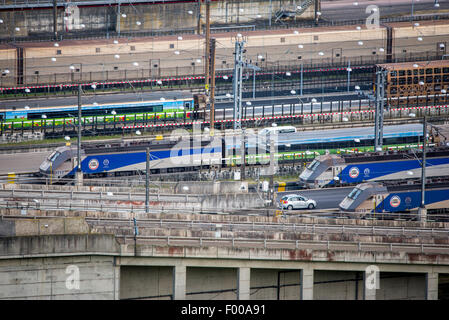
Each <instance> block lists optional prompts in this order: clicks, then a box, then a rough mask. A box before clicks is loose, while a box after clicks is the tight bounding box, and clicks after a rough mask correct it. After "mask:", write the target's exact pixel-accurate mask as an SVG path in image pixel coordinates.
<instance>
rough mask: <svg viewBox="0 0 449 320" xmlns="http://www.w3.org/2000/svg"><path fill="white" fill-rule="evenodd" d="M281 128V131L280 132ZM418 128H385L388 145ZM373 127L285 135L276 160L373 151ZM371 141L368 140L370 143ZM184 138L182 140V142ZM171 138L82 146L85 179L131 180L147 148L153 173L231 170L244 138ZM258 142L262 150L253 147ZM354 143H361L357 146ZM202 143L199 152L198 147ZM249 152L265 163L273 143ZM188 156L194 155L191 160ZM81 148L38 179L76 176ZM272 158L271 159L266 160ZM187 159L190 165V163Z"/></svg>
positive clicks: (410, 137)
mask: <svg viewBox="0 0 449 320" xmlns="http://www.w3.org/2000/svg"><path fill="white" fill-rule="evenodd" d="M279 128H282V127H279ZM419 128H420V125H414V124H408V125H399V126H386V127H385V128H384V130H385V135H386V136H388V138H386V140H388V142H391V143H394V144H392V145H391V147H395V148H399V147H404V148H406V147H411V146H413V145H414V144H413V143H416V141H417V140H418V139H419V136H420V134H422V131H421V130H419ZM372 131H373V128H369V127H362V128H347V129H334V130H315V131H313V132H285V133H280V134H279V135H278V139H277V142H276V143H275V148H276V151H275V152H276V153H277V160H278V161H284V160H285V161H288V160H289V159H292V158H293V159H300V160H301V161H303V162H307V161H308V159H311V158H313V157H314V156H315V155H317V154H325V153H326V152H334V153H337V152H347V151H351V152H353V150H354V148H355V149H360V150H364V151H369V150H373V137H371V135H370V134H371V132H372ZM367 137H368V138H367ZM182 139H184V140H182ZM182 139H181V141H180V140H179V138H169V139H165V140H160V141H151V142H150V141H144V140H139V141H127V142H121V141H115V142H113V143H112V142H110V143H106V144H105V143H102V144H98V145H95V144H94V145H83V147H82V150H81V151H80V153H81V158H82V159H81V160H82V161H81V170H82V172H83V174H84V175H85V176H87V177H100V176H113V175H127V174H132V173H135V172H136V171H139V170H145V168H146V148H147V147H149V148H150V149H151V151H150V169H151V173H155V174H157V173H170V172H185V171H192V170H197V169H198V168H200V167H202V168H208V167H211V166H222V167H223V166H227V165H230V166H232V165H233V163H232V162H230V161H228V160H231V159H232V157H234V158H236V159H237V157H238V156H239V155H240V154H241V152H240V148H241V143H240V142H241V137H240V136H226V137H224V138H223V139H222V138H217V137H213V139H212V138H211V137H210V135H209V136H207V137H206V138H205V137H204V136H203V138H202V139H203V141H197V140H194V139H193V140H192V138H190V139H191V140H190V142H189V143H187V142H186V141H187V137H182ZM257 139H259V141H258V144H259V148H257V146H255V145H254V142H255V141H256V140H257ZM354 139H359V140H361V142H362V143H357V144H359V146H357V147H354V144H355V142H354ZM200 144H201V147H199V145H200ZM245 149H246V152H247V154H248V156H251V155H254V154H251V152H254V153H255V154H257V155H260V156H261V158H259V159H258V161H257V162H258V163H262V161H261V159H263V156H265V158H267V152H268V151H267V150H269V144H268V143H267V139H263V137H260V135H257V134H256V135H254V136H253V137H251V138H250V137H248V140H247V143H246V144H245ZM188 154H191V155H195V156H194V157H196V158H193V159H190V160H189V159H188V158H189V157H188ZM76 156H77V148H76V147H74V146H62V147H58V148H56V149H55V150H54V151H53V152H52V153H51V154H50V155H49V156H48V157H47V158H46V159H45V160H44V161H43V163H42V164H41V166H40V174H41V175H43V176H45V177H52V179H53V181H57V180H58V179H62V178H69V177H72V176H73V175H74V173H75V170H77V160H76ZM268 158H269V155H268ZM187 160H189V161H187Z"/></svg>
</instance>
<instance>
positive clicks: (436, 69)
mask: <svg viewBox="0 0 449 320" xmlns="http://www.w3.org/2000/svg"><path fill="white" fill-rule="evenodd" d="M433 72H434V73H441V68H435V69H433Z"/></svg>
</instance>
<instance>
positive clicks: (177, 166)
mask: <svg viewBox="0 0 449 320" xmlns="http://www.w3.org/2000/svg"><path fill="white" fill-rule="evenodd" d="M180 139H182V138H180ZM147 148H150V150H151V151H150V152H149V161H148V163H149V165H150V170H151V173H175V172H184V171H188V170H195V169H197V168H200V167H211V166H213V165H220V164H221V160H222V146H221V142H220V141H218V140H217V139H209V140H207V139H204V138H203V140H201V141H200V140H197V139H190V141H189V142H188V141H185V140H182V141H181V140H176V139H172V140H171V141H162V142H159V141H131V142H127V143H124V144H123V143H112V144H105V145H103V144H102V145H101V146H100V145H90V146H89V147H84V148H82V149H81V151H80V157H81V158H82V159H81V171H82V172H83V174H84V175H85V176H87V177H92V178H95V177H105V176H122V175H133V174H136V173H137V172H139V171H144V170H146V165H147ZM77 153H78V149H77V147H75V146H67V145H66V146H62V147H58V148H56V149H55V150H54V151H53V152H52V153H51V154H50V155H49V156H48V157H47V158H46V159H45V160H44V161H43V162H42V163H41V165H40V167H39V171H40V173H41V174H42V175H43V176H45V177H51V178H52V180H53V181H55V182H56V181H59V180H61V179H63V178H73V177H74V176H75V172H76V171H77V170H78V166H77V162H78V161H77Z"/></svg>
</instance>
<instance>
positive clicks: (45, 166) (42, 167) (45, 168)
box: [39, 160, 51, 174]
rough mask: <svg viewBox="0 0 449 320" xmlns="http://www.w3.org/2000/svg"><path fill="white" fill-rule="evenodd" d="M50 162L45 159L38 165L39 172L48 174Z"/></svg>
mask: <svg viewBox="0 0 449 320" xmlns="http://www.w3.org/2000/svg"><path fill="white" fill-rule="evenodd" d="M50 168H51V162H50V161H48V160H45V161H44V162H42V164H41V165H40V167H39V172H40V173H42V174H50Z"/></svg>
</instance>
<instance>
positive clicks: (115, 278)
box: [112, 257, 120, 300]
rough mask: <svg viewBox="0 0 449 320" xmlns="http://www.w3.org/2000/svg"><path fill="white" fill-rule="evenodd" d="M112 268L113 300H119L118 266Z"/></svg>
mask: <svg viewBox="0 0 449 320" xmlns="http://www.w3.org/2000/svg"><path fill="white" fill-rule="evenodd" d="M114 260H115V257H114ZM112 268H113V270H114V300H120V266H116V265H114V266H113V267H112Z"/></svg>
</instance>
